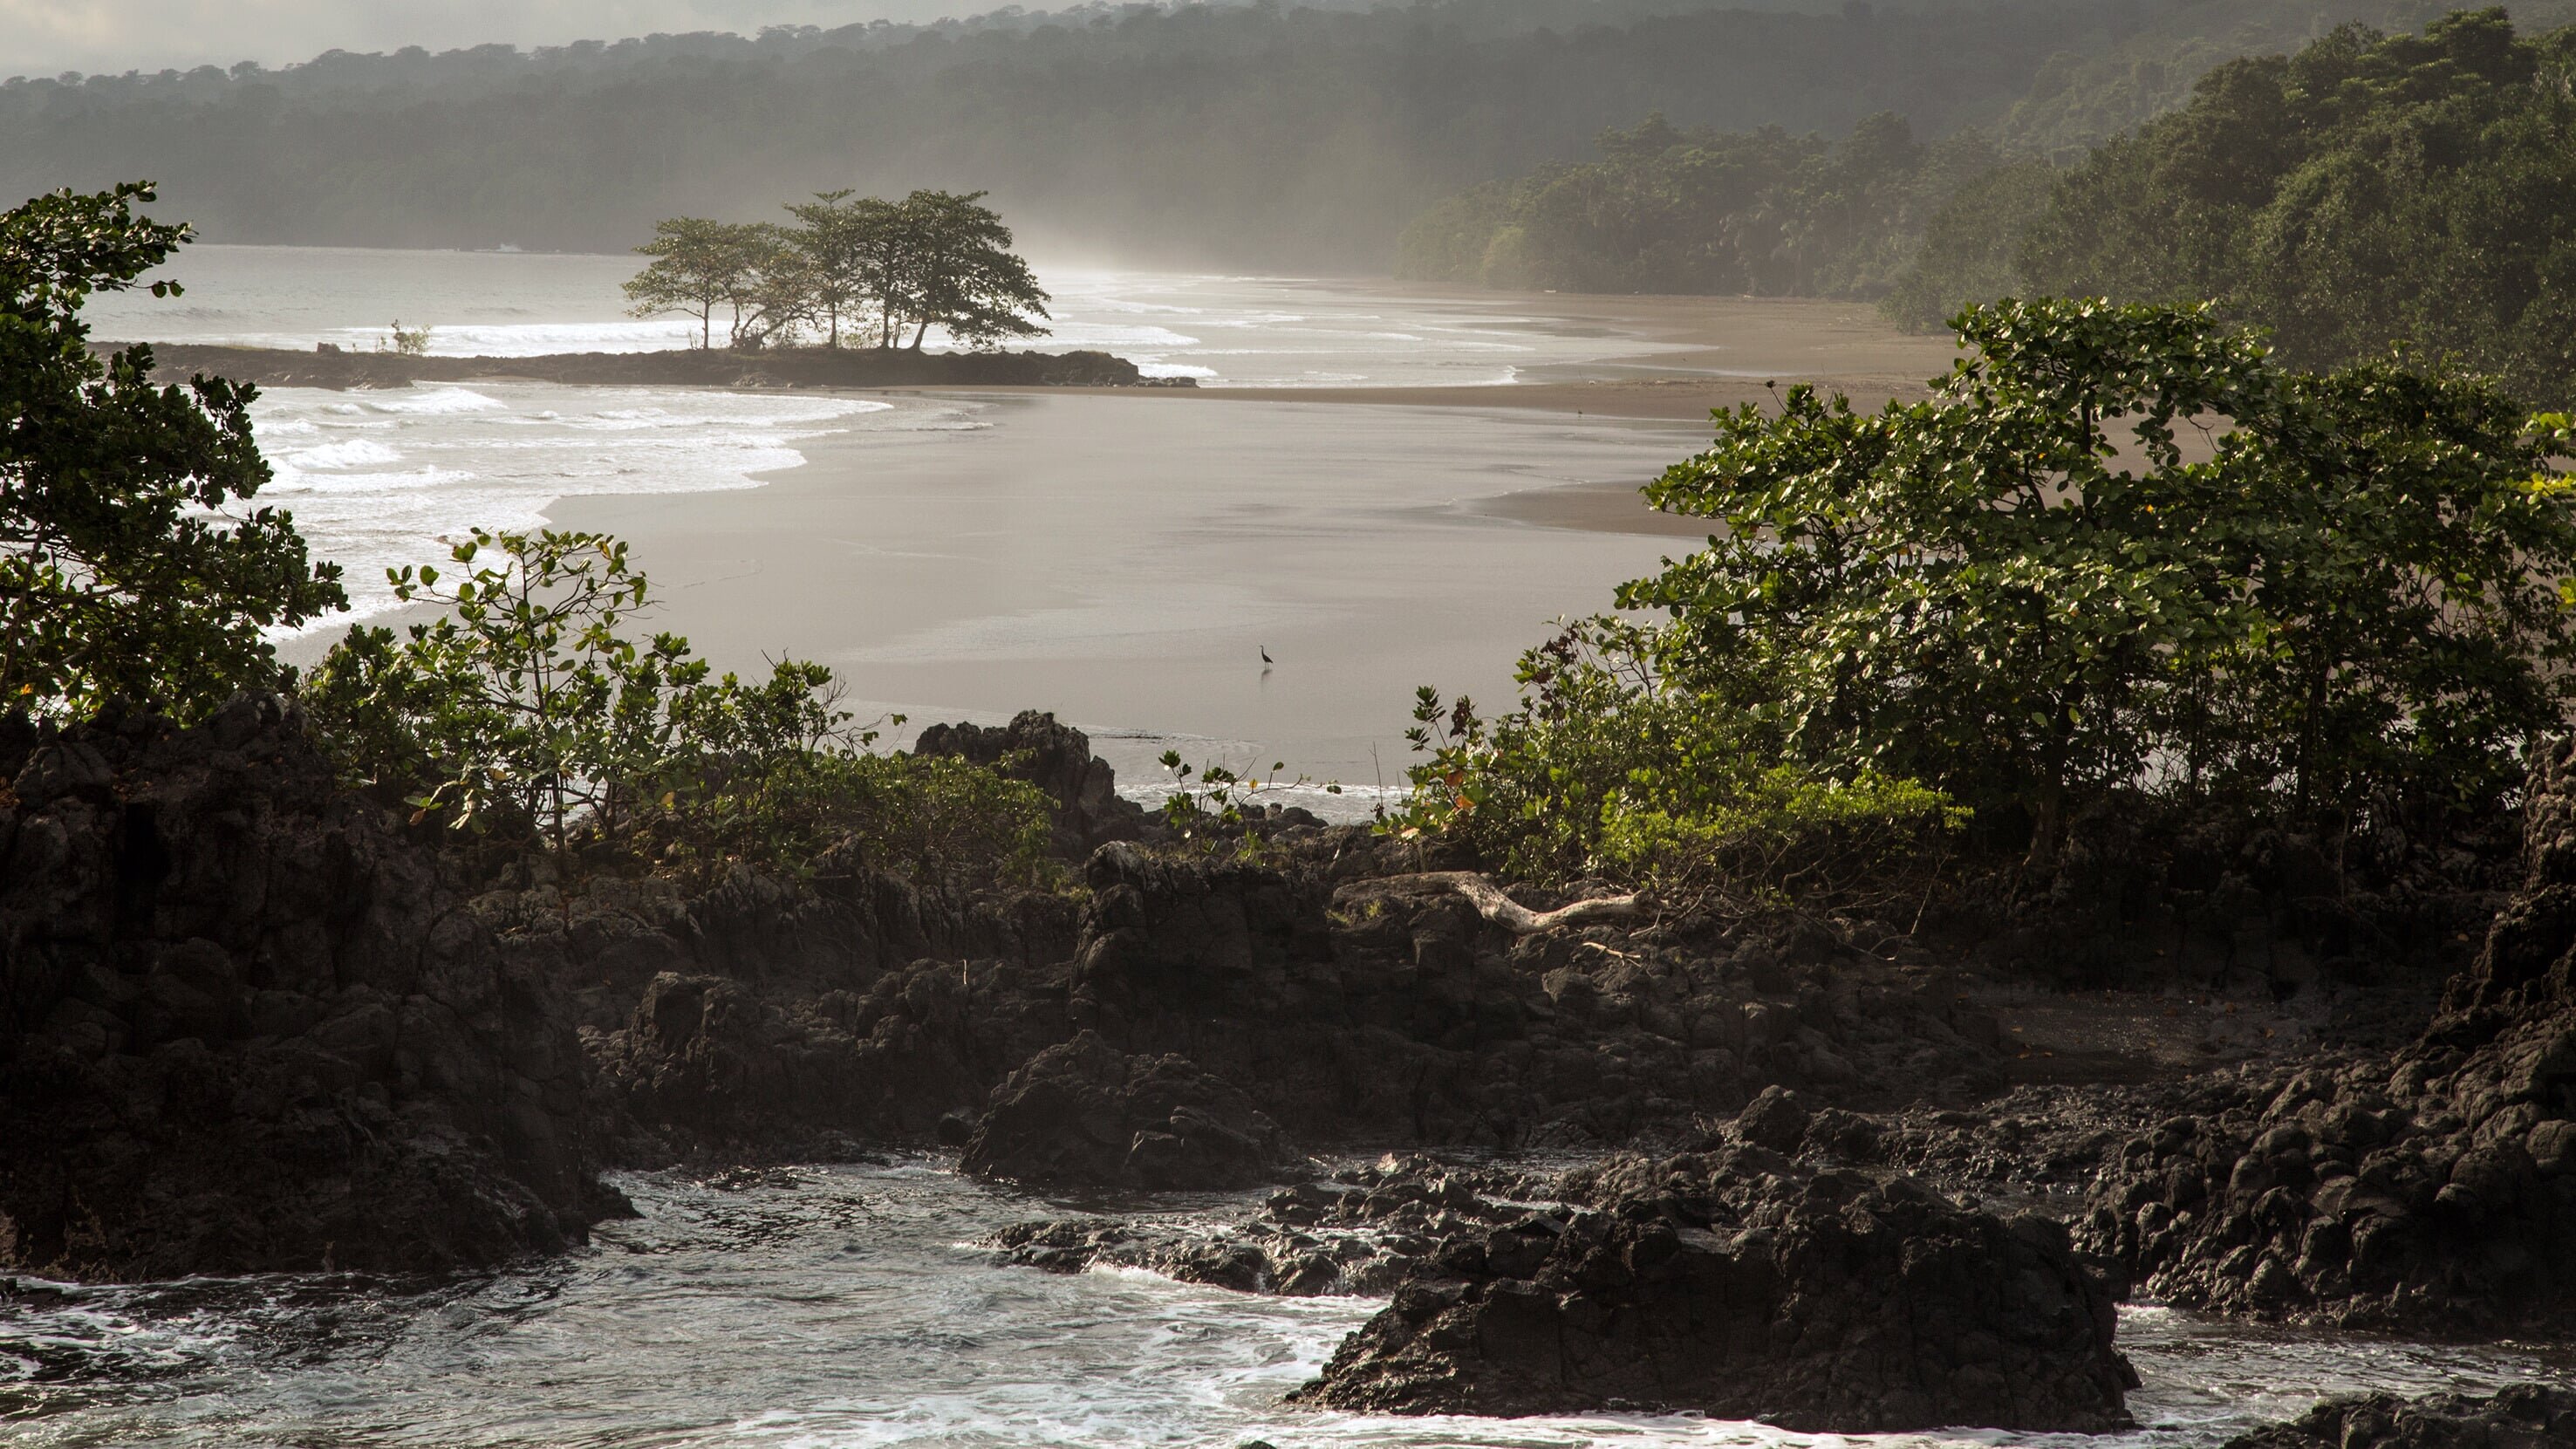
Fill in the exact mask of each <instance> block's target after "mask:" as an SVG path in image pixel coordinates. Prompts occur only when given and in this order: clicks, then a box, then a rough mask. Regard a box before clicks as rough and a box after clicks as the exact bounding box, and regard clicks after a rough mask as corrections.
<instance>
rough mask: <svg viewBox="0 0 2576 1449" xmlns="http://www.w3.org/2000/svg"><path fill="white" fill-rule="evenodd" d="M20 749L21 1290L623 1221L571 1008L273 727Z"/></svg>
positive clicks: (14, 1055)
mask: <svg viewBox="0 0 2576 1449" xmlns="http://www.w3.org/2000/svg"><path fill="white" fill-rule="evenodd" d="M0 734H5V735H6V736H7V738H6V740H5V741H0V755H6V756H7V757H8V758H5V759H0V772H6V773H11V774H14V775H15V777H16V783H15V788H14V791H13V793H12V794H11V795H10V796H8V797H0V851H5V858H6V867H5V871H0V1270H6V1269H21V1270H27V1271H33V1272H39V1273H43V1274H47V1275H52V1276H59V1277H78V1278H140V1277H167V1276H178V1275H182V1274H189V1273H208V1272H248V1271H267V1270H310V1269H319V1268H330V1267H338V1268H344V1269H345V1268H361V1269H384V1270H409V1269H449V1268H460V1267H469V1266H482V1265H489V1264H493V1263H498V1262H501V1261H503V1260H506V1259H508V1258H511V1257H514V1256H516V1255H518V1254H521V1253H526V1252H532V1251H548V1250H553V1249H557V1248H561V1247H564V1246H565V1245H567V1244H570V1243H573V1242H576V1241H579V1240H580V1239H581V1237H582V1235H583V1233H584V1230H585V1228H586V1226H587V1225H588V1224H589V1223H590V1222H592V1221H593V1220H595V1219H597V1218H598V1217H600V1216H602V1215H604V1214H606V1213H609V1212H612V1211H617V1210H619V1209H620V1208H621V1206H622V1202H621V1200H620V1199H619V1198H618V1197H617V1196H616V1195H615V1194H614V1193H613V1192H611V1191H609V1190H607V1189H605V1188H604V1187H602V1186H601V1184H600V1182H599V1180H598V1177H597V1169H598V1167H599V1166H600V1165H601V1157H602V1151H603V1146H604V1142H603V1136H602V1134H601V1133H599V1132H598V1131H597V1129H596V1126H595V1119H594V1118H593V1116H592V1115H591V1113H590V1110H589V1107H588V1104H587V1103H586V1102H585V1099H584V1093H585V1083H586V1069H585V1065H584V1062H583V1059H582V1054H581V1049H580V1045H579V1043H578V1041H577V1040H576V1038H575V1036H574V1032H573V1026H572V1022H571V1019H570V1016H569V1014H568V1012H567V1011H566V1010H565V1007H564V1003H563V1002H562V1000H561V998H560V997H559V996H558V995H557V994H556V993H555V992H554V991H553V990H552V988H551V987H550V985H549V984H548V983H547V982H546V981H545V980H543V979H542V978H540V977H538V976H536V975H534V974H532V973H530V972H527V971H525V970H523V969H521V968H520V967H518V966H517V965H516V964H515V963H513V962H512V961H511V960H510V959H509V957H508V955H507V953H506V952H504V951H503V950H501V949H500V948H499V946H498V945H497V944H496V942H495V940H494V938H493V934H492V932H491V931H490V930H489V929H488V928H487V927H486V926H485V925H484V924H483V923H482V922H481V921H480V920H478V919H477V917H475V916H474V915H473V914H472V913H471V912H470V911H468V910H467V909H465V904H464V902H463V901H462V900H461V899H459V898H458V897H457V896H456V895H454V894H452V893H451V892H449V891H448V890H447V889H445V888H444V887H443V886H442V885H441V883H440V880H439V877H438V874H437V871H436V870H435V868H434V863H433V861H432V860H431V859H430V858H429V857H428V855H427V854H426V853H425V852H423V851H421V850H420V849H418V848H417V847H415V846H414V845H413V844H411V843H410V842H409V841H407V840H406V839H405V838H404V837H403V834H402V829H401V825H400V822H399V821H398V820H396V819H394V818H393V817H391V816H390V815H389V814H388V813H387V812H385V811H383V810H381V809H379V808H377V807H376V806H373V805H371V804H369V803H367V802H366V801H364V800H362V799H359V798H357V797H355V796H353V795H350V794H348V793H346V792H344V791H342V790H341V789H340V788H339V786H338V783H337V781H336V779H335V778H334V773H333V771H332V768H331V766H330V764H329V763H328V762H327V761H326V760H324V759H323V758H322V757H321V756H319V755H318V754H316V753H315V752H314V750H313V749H312V748H311V747H310V746H309V745H308V744H307V743H306V742H305V739H304V735H303V732H302V729H301V725H300V721H298V720H297V719H296V718H295V717H294V716H293V715H292V713H291V712H289V711H288V710H287V709H285V708H284V707H283V706H282V705H281V704H280V703H279V702H278V701H277V700H274V699H267V698H251V697H243V698H240V699H236V700H235V701H233V703H232V704H231V705H229V706H227V707H226V708H225V709H224V710H222V711H221V712H220V713H218V714H217V715H216V716H215V717H214V719H213V720H212V721H210V722H209V723H208V724H206V725H205V726H203V727H200V728H195V729H186V730H182V729H178V728H175V727H173V726H172V725H171V724H170V723H169V722H167V721H165V720H162V719H159V718H157V717H154V716H150V715H146V714H140V713H134V712H115V711H111V713H110V714H109V715H108V716H107V717H105V718H102V719H101V720H100V721H98V722H97V723H95V724H92V725H86V726H83V727H81V728H79V729H76V730H72V731H69V732H64V733H46V732H38V731H35V730H32V729H30V728H28V727H26V726H25V725H24V723H23V722H19V723H18V724H16V725H13V726H12V727H10V728H9V729H8V730H6V731H0Z"/></svg>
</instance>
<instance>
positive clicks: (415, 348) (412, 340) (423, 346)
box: [376, 317, 431, 357]
mask: <svg viewBox="0 0 2576 1449" xmlns="http://www.w3.org/2000/svg"><path fill="white" fill-rule="evenodd" d="M385 331H386V333H387V337H386V340H385V341H384V342H379V343H377V344H376V350H377V351H378V352H383V351H385V350H387V346H388V344H390V346H391V349H392V351H393V352H394V353H395V354H396V355H397V356H401V357H427V356H428V355H429V334H430V331H431V329H430V328H427V327H405V326H404V325H402V319H401V318H399V317H397V318H395V319H394V320H393V324H392V325H391V326H389V327H387V328H386V329H385Z"/></svg>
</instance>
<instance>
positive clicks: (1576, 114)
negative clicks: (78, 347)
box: [0, 0, 2333, 270]
mask: <svg viewBox="0 0 2576 1449" xmlns="http://www.w3.org/2000/svg"><path fill="white" fill-rule="evenodd" d="M2229 8H2230V7H2228V6H2224V5H2216V4H2215V3H2214V0H1992V3H1985V0H1979V3H1963V0H1938V3H1921V4H1913V5H1903V4H1897V3H1884V4H1879V5H1876V6H1873V5H1872V4H1871V3H1869V0H1849V3H1844V4H1838V5H1831V6H1828V7H1812V8H1795V7H1792V8H1782V7H1778V6H1769V7H1764V6H1759V5H1736V4H1729V5H1727V6H1725V7H1724V8H1720V7H1718V6H1713V5H1707V4H1699V5H1694V4H1692V3H1690V0H1423V3H1418V4H1411V5H1405V6H1401V7H1386V8H1376V9H1357V8H1311V7H1290V6H1284V5H1281V4H1277V3H1270V0H1264V3H1259V4H1251V5H1235V6H1224V7H1220V6H1207V5H1194V6H1187V7H1182V8H1177V9H1169V10H1165V9H1158V8H1154V7H1150V6H1124V7H1117V8H1111V7H1105V6H1104V7H1094V8H1091V9H1086V10H1077V11H1069V12H1060V13H1058V14H1056V15H1052V16H1047V15H1028V14H1022V13H1016V12H1005V13H1002V14H1000V15H997V16H993V17H986V18H985V19H983V20H981V21H978V22H974V23H966V24H955V23H942V24H940V25H936V26H895V25H875V26H854V27H848V28H844V29H839V30H829V31H825V30H814V29H792V30H791V29H780V30H772V31H768V32H764V33H762V34H761V35H759V36H755V37H751V38H748V39H746V38H742V37H735V36H719V35H692V36H655V37H650V38H647V39H643V40H633V41H622V42H618V43H614V44H583V45H573V46H563V47H556V48H551V49H546V50H541V51H536V52H520V51H515V50H512V49H510V48H508V47H502V46H487V47H482V48H478V49H473V50H465V51H454V52H449V53H446V54H439V55H432V54H429V53H427V52H423V51H419V50H406V51H402V52H398V53H395V54H392V55H363V56H362V55H352V54H347V53H338V52H335V53H332V54H329V55H324V56H322V57H320V58H318V59H316V60H313V61H310V62H307V63H305V64H302V65H296V66H289V67H284V68H281V69H275V70H265V69H261V68H258V67H255V66H240V67H235V68H234V69H233V70H231V71H221V70H216V69H214V68H212V67H205V68H200V69H198V70H195V71H189V72H177V71H169V72H163V73H161V74H158V75H126V76H116V77H91V78H88V79H85V80H78V81H74V82H70V83H66V82H64V81H62V80H58V79H34V80H24V79H22V80H13V81H10V82H7V83H6V84H0V135H5V136H6V137H7V138H8V142H9V144H8V145H7V146H6V147H5V148H0V194H7V195H24V194H28V193H32V192H35V191H38V190H43V189H50V188H53V187H57V186H63V185H73V186H82V187H92V186H99V185H104V184H106V183H107V182H109V181H112V180H115V179H119V178H133V177H150V178H152V179H155V180H157V181H159V182H161V183H162V187H163V191H162V194H163V197H164V199H165V200H164V205H163V208H162V209H163V211H164V213H165V214H169V215H176V216H185V217H188V218H191V219H193V220H195V221H197V222H198V223H199V225H200V226H201V227H202V228H203V230H204V231H205V233H206V234H207V235H208V236H210V237H213V238H217V239H221V240H228V241H245V242H247V241H260V242H311V243H341V244H357V245H414V246H489V245H495V244H501V243H508V244H514V245H517V246H521V247H527V248H532V249H533V248H551V249H566V250H572V249H581V250H619V249H623V248H625V247H627V246H630V245H632V244H634V243H635V242H636V241H639V240H641V239H642V238H644V237H645V236H647V235H649V234H650V231H651V228H652V223H653V222H654V221H655V220H656V219H658V218H661V217H666V216H671V215H674V214H679V213H697V214H706V215H717V216H729V217H752V216H759V215H764V214H771V213H772V211H773V208H774V207H775V205H776V198H777V197H779V196H781V195H793V194H797V193H799V192H802V191H805V190H812V189H823V188H828V187H838V186H856V187H859V188H862V189H866V190H894V191H898V192H899V191H902V190H905V189H908V188H910V187H913V186H942V187H950V188H956V189H971V188H990V189H991V191H992V192H993V194H994V198H995V203H996V204H997V205H998V206H1000V207H1001V208H1002V209H1003V210H1004V211H1005V212H1006V213H1007V214H1009V215H1011V216H1012V217H1013V219H1014V221H1015V222H1018V223H1020V224H1021V225H1022V231H1023V236H1024V237H1025V238H1026V239H1028V240H1030V241H1032V242H1033V243H1035V244H1036V245H1037V246H1038V247H1040V248H1042V249H1044V250H1047V251H1050V252H1054V253H1057V254H1064V253H1068V252H1080V251H1088V252H1090V253H1092V254H1094V255H1103V256H1115V257H1119V258H1124V259H1153V260H1161V261H1170V262H1185V263H1189V262H1195V263H1208V264H1218V265H1228V266H1244V267H1251V266H1260V267H1272V268H1311V269H1318V270H1324V269H1346V270H1379V269H1383V268H1384V267H1385V266H1386V265H1387V261H1388V258H1389V257H1390V255H1391V253H1392V250H1393V247H1394V242H1395V237H1396V234H1397V232H1398V231H1399V230H1400V229H1401V228H1402V227H1403V225H1404V223H1405V222H1406V221H1407V220H1409V219H1410V218H1411V217H1413V216H1414V215H1415V214H1417V213H1418V212H1419V211H1421V210H1422V208H1423V207H1424V206H1426V205H1428V204H1429V203H1430V202H1432V201H1434V200H1436V199H1437V198H1439V197H1441V196H1443V195H1446V194H1449V193H1452V192H1455V191H1457V190H1459V189H1461V188H1462V187H1465V186H1469V185H1472V184H1475V183H1477V182H1481V181H1486V180H1489V179H1493V178H1496V177H1502V176H1508V175H1512V174H1515V173H1518V172H1522V171H1526V170H1527V169H1529V168H1530V167H1531V166H1533V165H1536V164H1539V163H1542V162H1547V161H1554V160H1569V159H1573V158H1575V157H1577V156H1580V155H1581V154H1583V153H1584V152H1585V151H1586V149H1587V148H1588V145H1589V142H1590V139H1591V137H1592V136H1593V135H1594V134H1595V133H1596V132H1598V131H1600V130H1601V129H1602V128H1604V127H1606V126H1611V125H1622V124H1628V123H1632V122H1634V121H1635V120H1636V118H1637V117H1639V116H1642V115H1644V114H1646V113H1648V112H1649V111H1655V110H1661V111H1662V112H1663V113H1664V114H1665V115H1667V116H1668V117H1669V118H1670V119H1671V120H1672V122H1673V123H1674V124H1676V125H1682V126H1696V127H1719V128H1747V127H1755V126H1762V125H1774V124H1776V125H1779V126H1783V127H1786V128H1788V129H1790V130H1791V131H1794V132H1809V131H1821V132H1827V133H1833V134H1840V133H1843V132H1846V131H1848V130H1849V129H1850V128H1851V127H1852V126H1853V125H1854V124H1855V123H1857V122H1858V121H1860V120H1861V119H1862V118H1864V117H1866V116H1869V115H1872V114H1874V113H1877V112H1881V111H1888V110H1894V111H1899V112H1902V113H1903V114H1905V115H1906V116H1907V117H1909V118H1910V119H1911V120H1912V122H1913V124H1914V125H1915V127H1916V128H1917V129H1918V131H1919V132H1920V133H1921V134H1924V135H1927V136H1938V135H1940V134H1944V133H1946V132H1948V131H1951V130H1953V129H1955V128H1957V127H1959V126H1961V125H1963V124H1966V123H1970V122H1986V123H1993V122H1995V121H1997V120H1998V119H2000V118H2001V117H2003V116H2004V115H2005V113H2006V112H2007V111H2009V110H2010V109H2011V108H2012V106H2013V104H2014V103H2015V102H2016V101H2017V100H2019V99H2021V98H2022V97H2023V96H2025V95H2026V94H2027V93H2028V92H2029V90H2030V87H2031V83H2032V81H2033V80H2034V79H2035V78H2036V77H2038V76H2039V75H2040V74H2041V73H2042V72H2043V70H2044V69H2046V68H2048V67H2050V66H2052V65H2053V66H2055V67H2057V68H2058V69H2059V70H2060V71H2063V70H2065V69H2066V68H2067V67H2068V66H2079V67H2080V66H2081V65H2082V64H2086V63H2089V61H2088V59H2087V58H2090V57H2108V56H2114V55H2116V54H2117V53H2118V52H2119V47H2120V46H2121V45H2122V44H2123V43H2124V40H2123V37H2124V36H2129V37H2131V38H2134V33H2135V32H2136V31H2137V29H2138V25H2137V17H2138V16H2139V15H2140V14H2145V15H2146V16H2147V18H2148V19H2149V20H2151V21H2154V22H2156V23H2158V24H2165V23H2168V22H2170V23H2173V24H2182V23H2184V22H2183V21H2179V20H2174V18H2173V17H2175V16H2182V15H2184V14H2185V13H2186V12H2194V11H2199V12H2207V11H2210V10H2212V9H2218V10H2226V9H2229ZM2329 8H2333V7H2332V6H2331V5H2330V6H2329ZM2069 57H2071V58H2072V59H2068V58H2069Z"/></svg>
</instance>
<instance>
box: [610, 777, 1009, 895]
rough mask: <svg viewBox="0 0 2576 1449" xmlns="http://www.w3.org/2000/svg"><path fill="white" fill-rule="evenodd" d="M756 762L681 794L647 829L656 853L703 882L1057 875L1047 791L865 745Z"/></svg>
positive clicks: (664, 862) (670, 865) (666, 864)
mask: <svg viewBox="0 0 2576 1449" xmlns="http://www.w3.org/2000/svg"><path fill="white" fill-rule="evenodd" d="M756 766H757V767H756V768H752V769H747V770H741V771H732V772H725V773H722V774H720V775H718V776H716V777H715V778H713V779H712V780H710V781H708V782H706V783H705V784H703V785H702V786H701V787H700V788H698V789H696V790H694V791H692V792H691V793H689V794H688V795H686V796H685V797H683V796H681V795H679V794H677V793H676V792H675V793H674V794H673V795H672V796H671V797H670V803H669V805H668V807H667V808H665V809H663V810H661V811H660V812H658V813H657V814H655V815H654V816H653V818H652V820H651V821H650V823H649V825H648V827H647V830H646V836H647V844H648V846H650V847H652V848H650V849H649V850H648V852H647V853H648V854H650V855H651V856H652V857H653V858H654V859H655V860H657V861H658V862H660V863H661V865H662V866H663V867H664V868H666V869H672V870H677V871H679V872H682V873H683V874H685V875H688V876H692V877H695V878H698V879H711V878H713V877H714V876H715V875H716V874H717V873H718V872H719V871H721V870H722V868H723V867H725V866H727V865H730V864H732V863H733V862H736V861H752V862H760V863H766V864H770V865H777V866H785V867H788V868H791V869H805V870H812V869H816V868H819V866H820V865H821V864H822V863H825V862H829V863H831V864H833V865H836V866H838V867H840V868H844V869H846V868H853V867H875V868H880V869H888V870H897V871H909V872H913V873H917V874H921V875H925V876H928V877H931V878H935V879H942V880H954V879H969V880H995V881H1002V882H1009V883H1043V882H1046V881H1048V880H1050V879H1052V878H1053V876H1054V874H1055V871H1056V869H1057V867H1056V866H1055V865H1054V864H1053V862H1052V861H1051V860H1050V858H1049V856H1048V853H1047V852H1048V845H1049V839H1050V833H1051V830H1052V824H1051V822H1052V821H1053V818H1054V815H1053V805H1052V802H1051V801H1049V800H1048V798H1047V796H1046V792H1044V791H1043V790H1040V789H1039V788H1038V787H1037V786H1035V785H1032V784H1029V783H1028V782H1027V781H1024V780H1013V779H1009V778H1006V777H1004V776H1002V775H1000V774H998V773H996V772H994V771H993V770H991V769H988V768H986V767H984V766H981V765H974V764H969V763H967V762H966V761H964V760H960V759H956V758H954V757H951V756H942V755H880V754H874V753H870V752H868V751H866V750H863V749H805V750H792V751H787V752H784V753H780V754H777V755H774V756H769V757H766V758H762V759H759V760H757V761H756ZM841 849H847V850H850V851H851V852H853V853H852V854H850V855H847V856H840V855H836V854H835V853H834V852H836V851H837V850H841Z"/></svg>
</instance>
